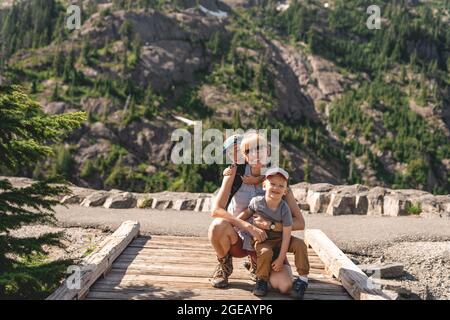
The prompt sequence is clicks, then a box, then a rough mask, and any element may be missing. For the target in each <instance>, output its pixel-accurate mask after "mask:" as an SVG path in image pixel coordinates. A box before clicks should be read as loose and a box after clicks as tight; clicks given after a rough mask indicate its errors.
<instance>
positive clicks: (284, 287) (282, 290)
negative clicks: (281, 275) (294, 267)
mask: <svg viewBox="0 0 450 320" xmlns="http://www.w3.org/2000/svg"><path fill="white" fill-rule="evenodd" d="M291 289H292V283H286V284H282V285H280V287H279V290H280V293H282V294H289V293H290V292H291Z"/></svg>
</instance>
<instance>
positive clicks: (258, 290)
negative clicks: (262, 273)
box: [253, 279, 267, 297]
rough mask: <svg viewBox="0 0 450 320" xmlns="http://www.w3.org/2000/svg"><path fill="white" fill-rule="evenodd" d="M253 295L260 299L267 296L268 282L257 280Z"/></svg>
mask: <svg viewBox="0 0 450 320" xmlns="http://www.w3.org/2000/svg"><path fill="white" fill-rule="evenodd" d="M253 294H254V295H255V296H258V297H263V296H265V295H266V294H267V281H264V280H261V279H257V280H256V285H255V289H253Z"/></svg>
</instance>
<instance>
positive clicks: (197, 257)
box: [120, 249, 325, 266]
mask: <svg viewBox="0 0 450 320" xmlns="http://www.w3.org/2000/svg"><path fill="white" fill-rule="evenodd" d="M191 253H192V252H190V251H189V252H188V253H187V254H184V255H180V254H179V255H155V254H152V253H149V252H138V253H128V252H127V251H126V249H125V250H124V251H123V252H122V254H121V255H120V257H124V258H127V259H132V258H136V259H146V258H151V259H156V261H158V259H165V258H168V259H169V260H170V261H176V260H183V261H184V260H186V261H188V260H193V261H197V262H199V263H200V262H214V263H216V262H217V259H216V257H215V256H214V255H205V254H191ZM186 256H187V257H186ZM287 258H288V260H289V262H291V261H292V262H294V255H293V254H291V253H288V254H287ZM308 259H309V262H310V263H317V264H323V262H322V260H320V258H319V257H318V256H309V257H308ZM233 261H239V262H241V263H243V262H244V261H247V257H244V258H233ZM324 266H325V265H324Z"/></svg>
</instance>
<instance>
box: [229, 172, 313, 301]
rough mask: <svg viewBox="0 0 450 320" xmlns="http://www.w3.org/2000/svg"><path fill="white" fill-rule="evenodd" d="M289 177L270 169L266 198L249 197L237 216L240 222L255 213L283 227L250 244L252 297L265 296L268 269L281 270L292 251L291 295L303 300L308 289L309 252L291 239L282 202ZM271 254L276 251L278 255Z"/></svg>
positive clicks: (289, 217)
mask: <svg viewBox="0 0 450 320" xmlns="http://www.w3.org/2000/svg"><path fill="white" fill-rule="evenodd" d="M288 179H289V174H288V173H287V172H286V171H285V170H283V169H281V168H277V167H275V168H270V169H268V170H267V172H266V174H265V180H264V182H263V188H264V190H265V195H263V196H257V197H254V198H252V200H251V201H250V205H249V207H248V209H247V210H245V211H243V212H242V213H241V214H239V216H238V217H239V218H240V219H242V220H249V219H250V218H251V217H252V215H253V214H255V213H257V214H259V215H261V216H262V217H263V218H265V219H267V220H269V221H272V226H274V225H275V224H274V223H275V222H281V223H282V224H283V231H282V232H276V231H273V230H270V231H267V240H265V241H263V242H258V241H253V245H254V248H255V251H256V256H257V259H256V263H257V266H256V277H257V281H256V285H255V289H254V290H253V294H254V295H256V296H264V295H266V294H267V282H268V280H269V274H270V270H271V269H273V270H274V271H280V270H281V269H282V268H283V264H284V260H285V259H286V253H287V252H292V253H294V256H295V266H296V268H297V272H298V274H299V277H298V278H296V279H295V281H294V283H293V286H292V291H291V295H292V296H293V297H295V298H297V299H302V298H303V295H304V293H305V290H306V288H307V287H308V273H309V262H308V250H307V246H306V244H305V242H304V241H303V240H301V239H299V238H296V237H293V236H291V230H292V215H291V211H290V209H289V206H288V204H287V203H286V202H285V201H284V200H283V199H282V198H283V196H284V195H285V194H286V192H287V188H288ZM274 252H275V253H276V252H279V253H278V256H276V254H275V255H274Z"/></svg>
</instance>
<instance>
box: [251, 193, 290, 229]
mask: <svg viewBox="0 0 450 320" xmlns="http://www.w3.org/2000/svg"><path fill="white" fill-rule="evenodd" d="M248 208H249V210H250V211H251V213H252V214H253V213H255V212H256V213H258V214H260V215H261V216H262V217H263V218H265V219H267V220H269V221H272V222H281V223H282V224H283V226H284V227H289V226H292V214H291V209H289V206H288V204H287V203H286V201H284V200H281V202H280V204H279V205H278V208H277V209H276V210H272V209H270V208H269V207H268V206H267V203H266V198H265V196H256V197H253V198H252V200H250V204H249V206H248Z"/></svg>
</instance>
